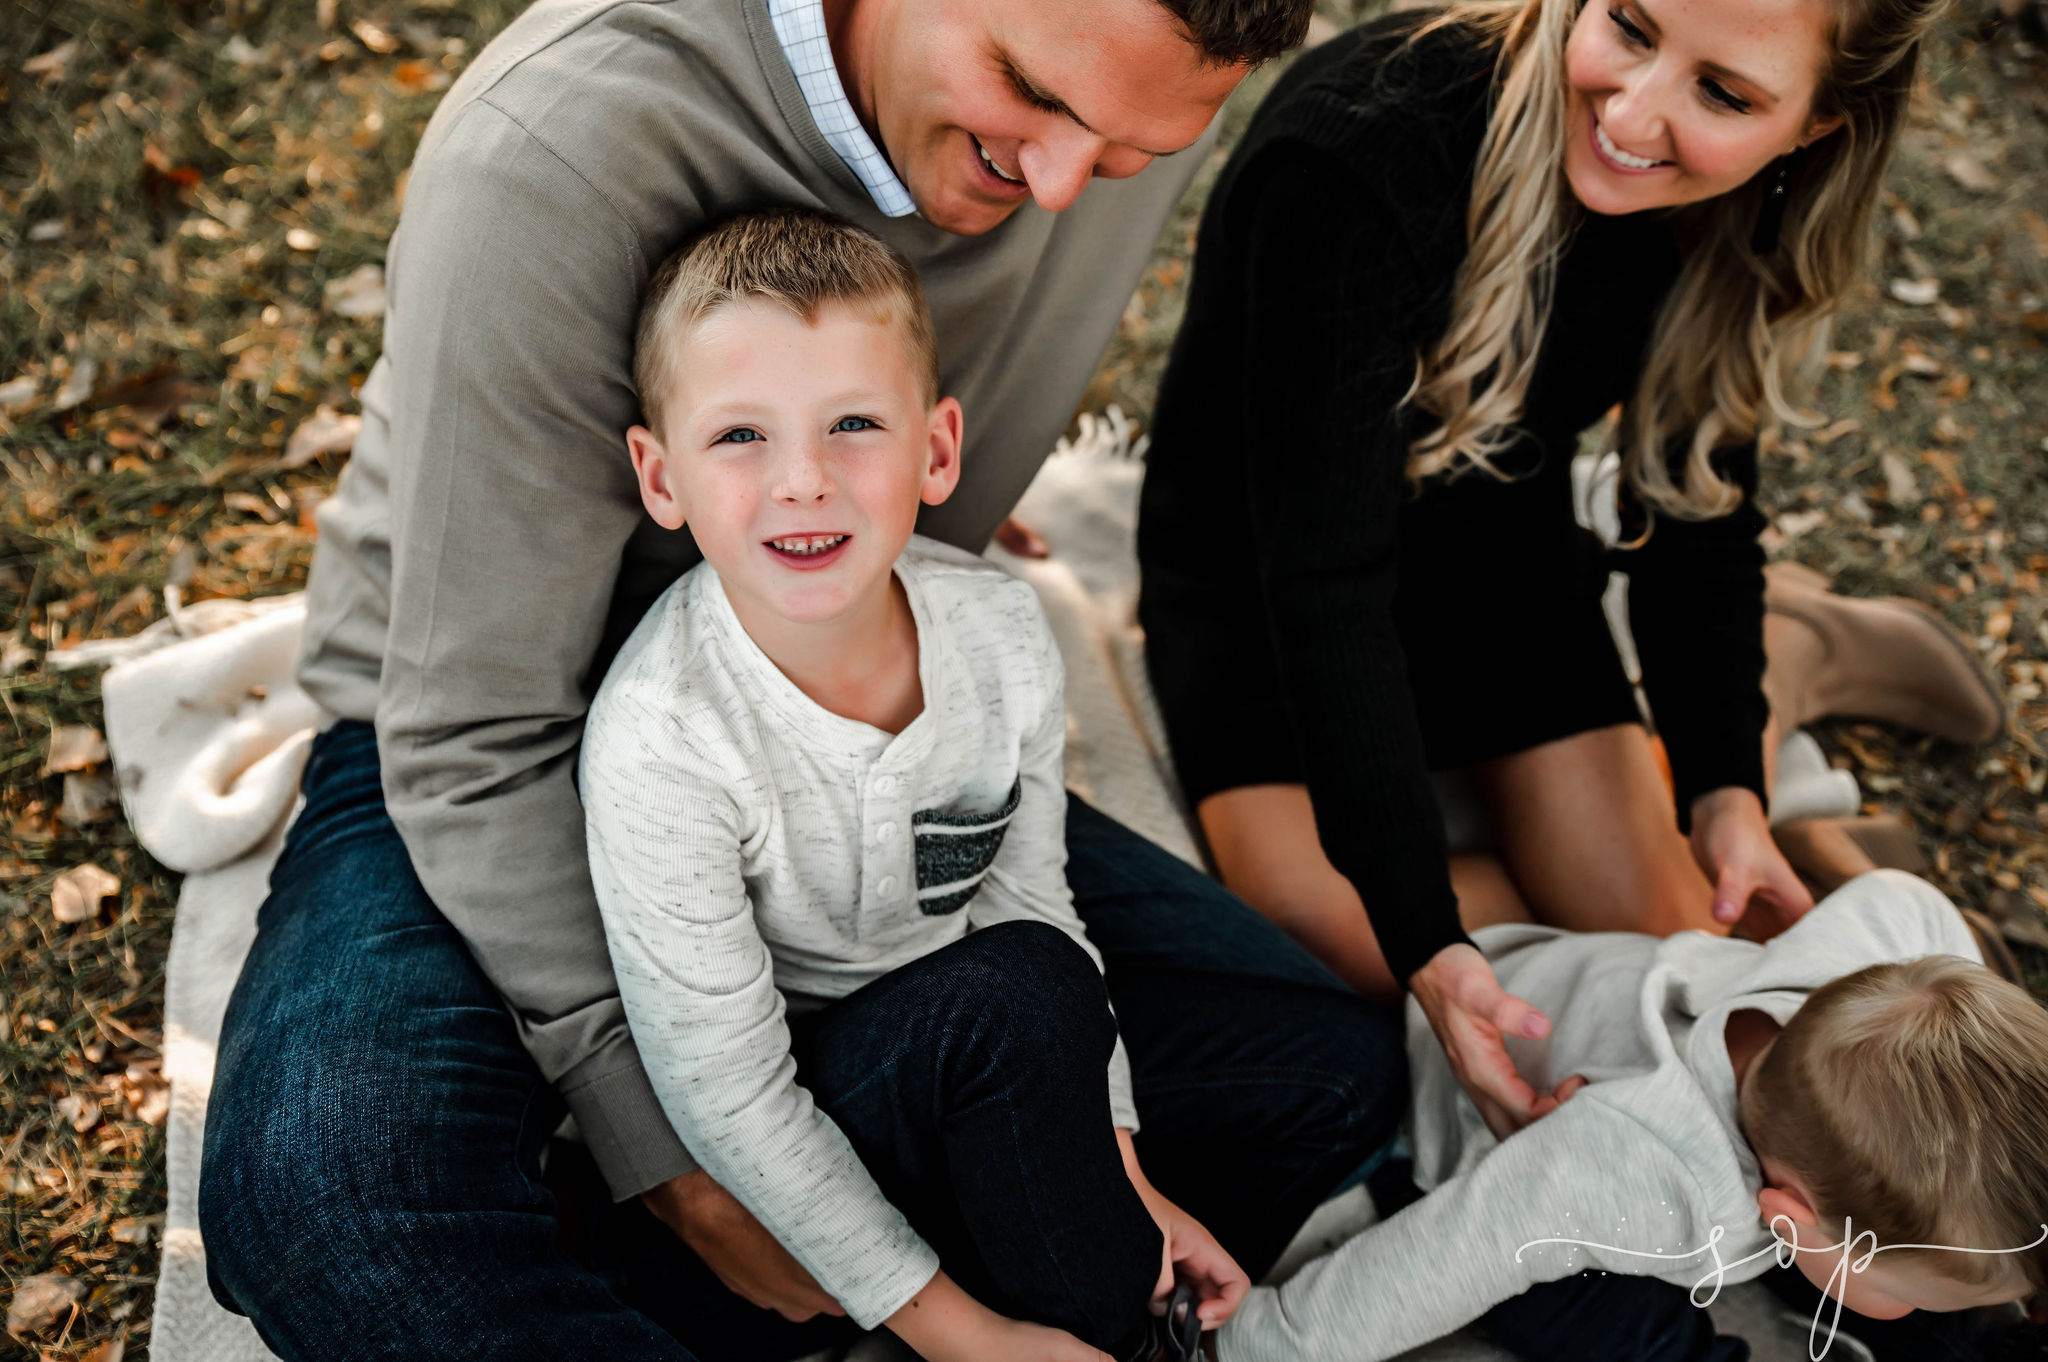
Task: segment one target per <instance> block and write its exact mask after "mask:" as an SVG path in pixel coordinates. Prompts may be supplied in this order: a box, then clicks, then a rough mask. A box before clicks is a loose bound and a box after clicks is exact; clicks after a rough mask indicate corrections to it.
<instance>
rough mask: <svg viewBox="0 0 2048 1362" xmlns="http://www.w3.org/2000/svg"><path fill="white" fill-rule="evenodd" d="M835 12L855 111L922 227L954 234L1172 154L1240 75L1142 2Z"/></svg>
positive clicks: (857, 1)
mask: <svg viewBox="0 0 2048 1362" xmlns="http://www.w3.org/2000/svg"><path fill="white" fill-rule="evenodd" d="M843 3H845V4H846V5H847V8H846V10H844V11H843V13H844V17H845V28H844V30H843V32H844V38H843V40H841V41H838V42H835V45H834V46H835V52H836V53H837V54H838V55H839V56H840V58H841V61H840V67H841V71H840V74H841V78H842V80H843V81H844V82H845V84H846V86H847V88H848V90H849V92H850V94H851V97H852V99H853V101H854V103H855V105H856V107H857V108H858V109H859V110H860V113H861V116H862V118H863V119H864V120H865V121H867V122H868V124H869V125H870V127H871V128H873V129H874V130H875V131H876V132H877V133H878V135H879V140H880V142H881V144H882V147H883V149H884V151H886V152H887V153H888V156H889V160H890V161H891V163H892V164H893V165H894V166H895V168H896V174H897V176H898V177H899V178H900V179H902V181H903V183H904V186H905V187H906V188H908V189H909V190H910V195H911V197H912V198H913V199H915V200H916V202H917V207H918V211H919V213H920V214H922V216H923V217H924V218H925V220H926V221H927V222H930V223H932V224H933V225H934V226H937V227H941V228H944V229H945V230H947V231H949V232H958V233H961V234H963V235H968V236H972V235H976V234H978V233H981V232H986V231H988V230H989V229H990V228H992V227H994V226H995V225H996V224H997V223H999V222H1001V221H1002V220H1003V219H1005V218H1007V217H1009V216H1010V214H1012V213H1014V212H1016V211H1017V208H1018V207H1019V206H1020V205H1021V204H1022V203H1023V202H1024V201H1025V200H1026V199H1027V198H1029V199H1035V200H1037V202H1038V205H1039V207H1041V208H1044V209H1046V210H1047V211H1048V212H1055V213H1057V212H1059V211H1061V210H1062V209H1064V208H1066V207H1067V206H1069V205H1070V204H1072V203H1073V202H1074V200H1075V199H1076V198H1078V197H1079V196H1080V194H1081V191H1082V190H1083V189H1084V188H1086V187H1087V184H1088V181H1089V179H1090V178H1091V177H1093V176H1097V175H1101V176H1103V177H1105V178H1108V179H1121V178H1123V177H1124V176H1126V175H1135V174H1137V173H1138V172H1139V171H1140V170H1143V169H1144V168H1145V166H1146V165H1147V164H1148V163H1150V161H1151V160H1152V158H1153V157H1154V156H1163V155H1168V154H1170V153H1172V152H1176V151H1179V150H1181V149H1182V148H1184V147H1186V146H1188V145H1189V144H1190V143H1192V142H1194V141H1195V139H1197V138H1198V137H1200V136H1201V135H1202V132H1203V131H1204V130H1205V129H1206V128H1207V127H1208V126H1209V122H1210V120H1211V119H1213V118H1214V117H1215V115H1216V111H1217V109H1218V108H1220V107H1221V106H1222V104H1223V101H1224V100H1225V99H1226V98H1228V97H1229V95H1230V92H1231V91H1232V90H1233V89H1235V88H1236V87H1237V83H1238V81H1240V80H1242V79H1243V78H1244V76H1245V74H1246V72H1247V71H1248V70H1249V69H1250V68H1249V67H1246V66H1242V65H1236V66H1214V65H1211V64H1209V63H1208V62H1207V61H1206V60H1205V59H1204V57H1203V55H1202V52H1201V49H1200V48H1198V47H1197V46H1196V45H1195V44H1194V43H1192V42H1190V41H1189V40H1188V38H1187V37H1186V36H1185V35H1184V34H1183V33H1182V32H1181V30H1180V28H1179V27H1178V25H1177V24H1176V22H1175V20H1174V18H1173V16H1172V15H1171V14H1169V13H1168V12H1167V11H1166V8H1165V7H1164V6H1163V5H1161V4H1159V3H1158V0H843ZM829 13H830V11H829V10H828V15H829Z"/></svg>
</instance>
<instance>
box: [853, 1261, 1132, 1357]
mask: <svg viewBox="0 0 2048 1362" xmlns="http://www.w3.org/2000/svg"><path fill="white" fill-rule="evenodd" d="M885 1323H886V1324H887V1325H888V1326H889V1330H890V1332H892V1333H894V1334H895V1335H896V1336H897V1337H898V1338H900V1339H902V1340H903V1341H904V1342H905V1343H908V1344H909V1345H910V1347H911V1350H912V1351H914V1352H915V1353H916V1354H917V1355H918V1356H919V1357H922V1358H924V1359H925V1362H1116V1360H1115V1359H1114V1358H1112V1357H1111V1356H1110V1355H1109V1354H1108V1353H1105V1352H1102V1351H1101V1350H1099V1349H1096V1348H1091V1347H1089V1346H1088V1345H1087V1344H1086V1343H1083V1342H1082V1341H1081V1340H1080V1339H1078V1338H1075V1337H1074V1336H1073V1335H1072V1334H1070V1333H1066V1332H1065V1331H1063V1330H1060V1329H1048V1328H1046V1327H1045V1326H1044V1325H1041V1324H1026V1323H1024V1322H1023V1321H1022V1320H1015V1319H1010V1318H1008V1317H1007V1316H1004V1315H999V1314H997V1313H996V1312H995V1311H993V1310H991V1309H989V1308H988V1307H987V1306H985V1305H983V1304H982V1303H981V1302H980V1301H977V1300H976V1299H974V1297H972V1296H970V1295H968V1294H967V1292H966V1291H964V1290H962V1289H961V1287H960V1285H959V1283H957V1282H955V1281H954V1280H953V1279H952V1278H951V1277H948V1276H947V1275H946V1274H945V1273H944V1272H943V1271H941V1272H939V1273H938V1274H937V1275H935V1276H934V1277H933V1278H932V1279H931V1280H930V1281H929V1282H927V1283H925V1288H924V1290H922V1291H920V1292H918V1293H917V1294H916V1295H915V1296H912V1297H911V1298H910V1301H909V1303H908V1304H907V1305H905V1306H903V1307H902V1308H901V1309H899V1310H898V1311H897V1312H896V1313H895V1314H893V1315H891V1316H889V1318H888V1319H887V1320H886V1321H885Z"/></svg>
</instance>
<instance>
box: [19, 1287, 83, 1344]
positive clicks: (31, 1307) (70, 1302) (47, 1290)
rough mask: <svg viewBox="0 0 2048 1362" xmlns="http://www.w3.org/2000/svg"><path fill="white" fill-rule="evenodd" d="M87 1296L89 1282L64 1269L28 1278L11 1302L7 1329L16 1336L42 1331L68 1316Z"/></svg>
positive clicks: (22, 1336)
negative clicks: (86, 1286)
mask: <svg viewBox="0 0 2048 1362" xmlns="http://www.w3.org/2000/svg"><path fill="white" fill-rule="evenodd" d="M84 1299H85V1283H84V1282H79V1281H73V1280H72V1279H71V1278H70V1277H69V1276H67V1275H66V1274H64V1273H62V1272H43V1273H39V1274H37V1275H36V1276H33V1277H27V1278H24V1279H23V1280H22V1283H21V1285H20V1286H18V1287H16V1288H15V1290H14V1299H13V1300H12V1301H10V1302H8V1305H7V1332H8V1333H10V1334H12V1335H13V1336H14V1337H16V1338H26V1337H27V1336H28V1335H30V1334H37V1333H41V1332H43V1331H44V1330H46V1329H48V1328H50V1327H51V1326H52V1325H54V1324H56V1323H58V1322H59V1321H60V1320H63V1319H65V1318H66V1317H68V1316H69V1315H70V1314H71V1310H72V1307H74V1306H76V1305H77V1304H78V1303H79V1302H80V1301H82V1300H84Z"/></svg>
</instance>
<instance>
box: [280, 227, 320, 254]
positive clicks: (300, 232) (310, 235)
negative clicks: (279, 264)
mask: <svg viewBox="0 0 2048 1362" xmlns="http://www.w3.org/2000/svg"><path fill="white" fill-rule="evenodd" d="M284 244H285V245H287V246H289V247H291V248H292V249H293V250H295V251H317V250H319V249H320V234H319V233H318V232H313V231H308V230H307V229H306V228H304V227H294V228H292V229H291V230H290V231H289V232H286V233H285V234H284Z"/></svg>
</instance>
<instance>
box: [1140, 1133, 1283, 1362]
mask: <svg viewBox="0 0 2048 1362" xmlns="http://www.w3.org/2000/svg"><path fill="white" fill-rule="evenodd" d="M1116 1142H1117V1146H1118V1148H1120V1149H1122V1150H1123V1152H1124V1172H1125V1173H1127V1174H1129V1175H1130V1179H1131V1186H1133V1187H1135V1188H1136V1189H1137V1191H1138V1199H1139V1200H1140V1201H1143V1202H1144V1203H1145V1209H1146V1210H1148V1211H1150V1212H1151V1213H1152V1223H1153V1224H1155V1225H1157V1226H1159V1234H1160V1237H1161V1238H1163V1239H1164V1240H1165V1241H1166V1244H1165V1248H1164V1249H1163V1251H1162V1252H1161V1254H1160V1263H1159V1281H1158V1283H1157V1284H1156V1285H1154V1287H1153V1288H1152V1300H1153V1302H1154V1303H1155V1304H1156V1303H1158V1302H1160V1301H1163V1300H1165V1299H1166V1298H1167V1297H1168V1296H1171V1295H1172V1294H1173V1284H1174V1279H1175V1278H1176V1277H1178V1278H1179V1279H1181V1280H1183V1281H1186V1282H1188V1283H1190V1284H1191V1285H1193V1286H1194V1288H1195V1290H1196V1291H1197V1292H1198V1293H1200V1295H1201V1302H1200V1303H1199V1304H1198V1305H1196V1306H1195V1315H1196V1317H1197V1318H1199V1319H1200V1320H1201V1321H1202V1327H1203V1328H1204V1329H1214V1328H1215V1327H1216V1326H1217V1325H1219V1324H1221V1323H1223V1321H1224V1320H1227V1319H1229V1318H1230V1317H1231V1315H1233V1314H1235V1313H1236V1311H1237V1307H1238V1303H1239V1302H1240V1301H1242V1300H1243V1299H1244V1293H1245V1292H1246V1291H1248V1290H1250V1289H1251V1284H1252V1283H1251V1278H1249V1277H1247V1276H1246V1275H1245V1271H1244V1269H1243V1268H1241V1267H1239V1266H1238V1265H1237V1260H1236V1259H1234V1258H1232V1257H1231V1256H1230V1255H1229V1254H1228V1253H1226V1252H1225V1251H1224V1249H1223V1245H1221V1244H1219V1243H1217V1242H1216V1236H1215V1235H1213V1234H1211V1233H1209V1231H1208V1230H1207V1229H1205V1228H1203V1226H1202V1223H1201V1222H1200V1221H1199V1220H1196V1219H1195V1218H1194V1217H1193V1216H1191V1215H1189V1214H1188V1213H1187V1212H1186V1211H1184V1210H1182V1209H1181V1208H1180V1207H1178V1206H1176V1205H1174V1204H1173V1203H1172V1202H1171V1201H1168V1200H1167V1199H1166V1198H1165V1197H1163V1196H1161V1195H1160V1194H1159V1190H1158V1189H1157V1188H1156V1187H1154V1186H1153V1185H1152V1182H1151V1180H1150V1179H1149V1178H1147V1177H1146V1176H1145V1170H1144V1169H1142V1168H1140V1167H1139V1166H1138V1153H1137V1150H1136V1149H1135V1148H1134V1147H1133V1146H1132V1144H1131V1132H1130V1131H1128V1130H1125V1129H1123V1128H1122V1127H1121V1126H1119V1127H1118V1128H1117V1132H1116ZM1176 1269H1177V1270H1176Z"/></svg>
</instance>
